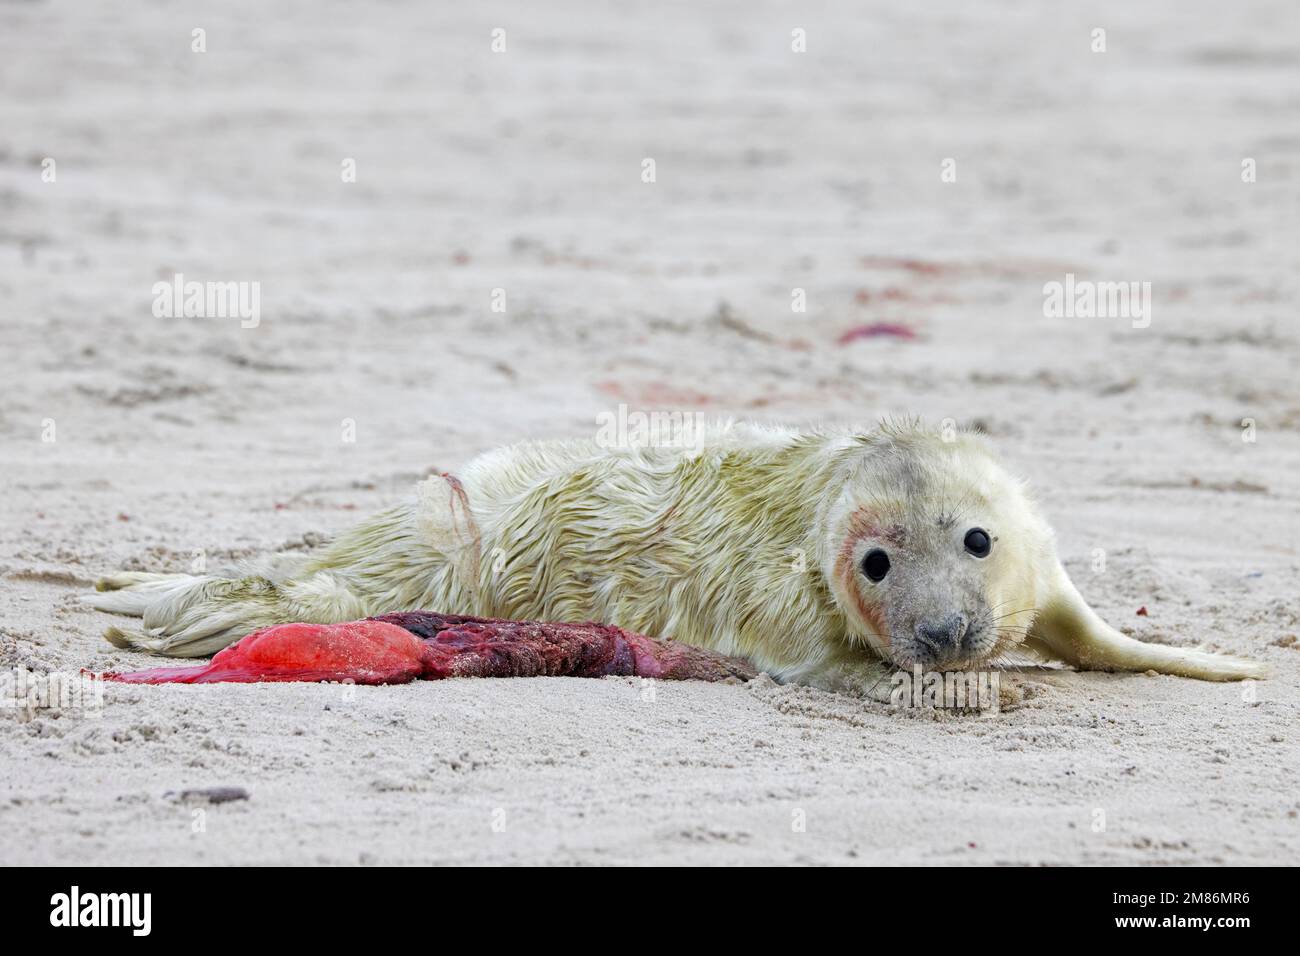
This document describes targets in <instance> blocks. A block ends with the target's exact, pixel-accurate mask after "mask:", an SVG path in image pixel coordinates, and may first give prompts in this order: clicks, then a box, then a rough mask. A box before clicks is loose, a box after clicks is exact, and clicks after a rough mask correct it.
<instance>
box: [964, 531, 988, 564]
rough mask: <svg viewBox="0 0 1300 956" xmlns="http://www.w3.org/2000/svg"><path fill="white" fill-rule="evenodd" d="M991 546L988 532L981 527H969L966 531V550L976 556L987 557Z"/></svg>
mask: <svg viewBox="0 0 1300 956" xmlns="http://www.w3.org/2000/svg"><path fill="white" fill-rule="evenodd" d="M992 548H993V542H992V541H991V540H989V533H988V532H987V531H985V530H984V529H983V528H971V529H970V530H969V531H967V532H966V550H967V551H969V552H970V553H971V554H973V555H975V557H977V558H987V557H988V556H989V551H990V550H991V549H992Z"/></svg>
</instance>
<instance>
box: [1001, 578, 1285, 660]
mask: <svg viewBox="0 0 1300 956" xmlns="http://www.w3.org/2000/svg"><path fill="white" fill-rule="evenodd" d="M1025 646H1026V647H1027V648H1029V649H1030V650H1034V651H1038V652H1039V653H1042V654H1044V655H1045V656H1048V657H1052V658H1056V659H1059V660H1062V661H1065V662H1066V663H1067V664H1073V665H1074V666H1075V667H1078V668H1079V669H1080V670H1094V671H1148V670H1150V671H1158V672H1159V673H1161V674H1176V675H1178V676H1180V677H1195V678H1197V679H1199V680H1218V681H1225V680H1245V679H1247V678H1252V677H1264V676H1266V673H1267V671H1266V668H1265V667H1264V665H1263V664H1258V663H1256V662H1254V661H1247V660H1242V659H1241V658H1237V657H1224V656H1222V655H1219V654H1211V653H1209V652H1207V651H1200V650H1195V649H1191V648H1182V647H1169V646H1167V645H1164V644H1146V643H1144V642H1142V641H1135V640H1134V639H1133V638H1131V637H1126V636H1125V635H1123V634H1121V633H1120V632H1119V631H1117V630H1115V629H1114V628H1113V627H1111V626H1110V625H1109V624H1107V623H1106V622H1105V621H1103V620H1102V619H1101V618H1100V617H1099V616H1098V615H1097V612H1096V611H1094V610H1093V609H1092V608H1090V607H1089V606H1088V604H1087V602H1085V601H1084V599H1083V597H1082V595H1080V594H1079V591H1078V589H1077V588H1076V587H1075V586H1074V583H1073V582H1072V581H1071V580H1070V579H1069V577H1068V576H1067V575H1066V573H1065V569H1064V568H1062V567H1060V565H1059V564H1058V565H1057V567H1056V570H1055V574H1054V575H1053V578H1052V582H1051V588H1050V591H1049V593H1048V596H1047V599H1046V600H1045V601H1044V602H1043V604H1042V605H1041V606H1040V607H1039V609H1038V613H1037V615H1036V616H1035V618H1034V623H1033V625H1032V627H1030V629H1029V634H1028V636H1027V637H1026V639H1025Z"/></svg>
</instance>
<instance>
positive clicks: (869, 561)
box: [862, 548, 889, 581]
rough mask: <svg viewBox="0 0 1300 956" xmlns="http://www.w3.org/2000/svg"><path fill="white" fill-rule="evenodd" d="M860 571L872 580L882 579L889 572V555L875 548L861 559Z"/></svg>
mask: <svg viewBox="0 0 1300 956" xmlns="http://www.w3.org/2000/svg"><path fill="white" fill-rule="evenodd" d="M862 573H863V574H865V575H866V576H867V577H869V578H870V579H871V580H873V581H883V580H884V579H885V575H886V574H888V573H889V555H887V554H885V552H883V551H881V550H880V549H879V548H876V549H875V550H874V551H868V552H867V556H866V557H865V558H863V559H862Z"/></svg>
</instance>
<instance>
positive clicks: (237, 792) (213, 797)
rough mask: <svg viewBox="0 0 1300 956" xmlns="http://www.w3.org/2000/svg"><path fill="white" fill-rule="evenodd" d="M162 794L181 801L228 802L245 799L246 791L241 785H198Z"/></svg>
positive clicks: (246, 797)
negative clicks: (189, 788) (190, 788)
mask: <svg viewBox="0 0 1300 956" xmlns="http://www.w3.org/2000/svg"><path fill="white" fill-rule="evenodd" d="M164 796H167V797H174V798H175V799H177V800H179V801H180V802H181V803H190V802H194V803H230V802H231V801H233V800H247V799H248V791H247V790H245V789H244V788H243V787H200V788H198V789H194V790H182V791H181V792H180V793H176V792H175V791H174V790H169V791H168V792H167V793H166V794H164Z"/></svg>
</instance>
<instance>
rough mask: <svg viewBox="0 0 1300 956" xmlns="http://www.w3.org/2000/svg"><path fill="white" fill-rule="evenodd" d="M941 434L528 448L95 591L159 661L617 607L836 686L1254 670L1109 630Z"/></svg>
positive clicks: (668, 631)
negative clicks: (291, 629) (448, 618)
mask: <svg viewBox="0 0 1300 956" xmlns="http://www.w3.org/2000/svg"><path fill="white" fill-rule="evenodd" d="M948 437H949V438H951V440H945V437H942V436H940V435H939V434H938V433H935V432H932V431H927V430H925V429H923V428H921V427H920V426H918V425H913V424H906V425H892V424H886V425H883V426H881V427H879V428H877V429H875V430H871V431H855V430H849V429H844V430H833V429H816V430H806V431H795V430H785V429H775V428H764V427H757V426H751V425H738V424H733V425H722V426H717V427H714V428H710V429H708V430H706V431H705V432H704V433H703V434H702V435H699V436H697V439H698V440H697V441H695V442H693V443H690V445H689V446H688V447H652V448H621V449H608V448H604V447H601V446H600V445H599V444H598V443H597V442H596V441H560V442H537V443H525V444H520V445H515V446H511V447H508V448H503V449H500V450H497V451H494V452H490V453H488V454H485V455H483V456H481V457H479V458H477V459H476V460H474V461H473V462H471V463H470V464H469V466H468V467H467V468H466V469H465V470H464V471H463V472H461V474H460V476H459V478H456V477H452V476H450V475H444V476H442V477H437V478H430V479H428V480H427V481H425V482H423V483H422V484H420V485H419V486H418V488H417V494H416V495H415V496H414V498H413V500H411V501H410V502H409V503H407V504H404V505H401V506H399V507H395V508H390V509H388V510H386V511H383V512H381V513H379V514H377V515H375V516H373V517H371V518H370V519H369V520H367V521H365V522H364V523H362V524H361V525H359V526H357V527H355V528H353V529H352V530H350V531H347V532H345V533H344V534H342V535H341V536H339V537H338V538H337V539H335V540H334V541H333V542H332V543H330V544H329V545H327V546H326V547H324V548H322V549H320V550H319V551H318V552H316V553H312V554H309V555H305V556H302V555H299V556H293V557H280V558H278V559H272V560H268V561H266V562H263V563H261V564H260V565H253V566H248V567H245V568H243V569H241V570H238V571H234V572H231V573H230V574H228V575H224V576H203V577H193V576H189V575H175V574H172V575H161V574H141V573H124V574H117V575H113V576H111V577H108V578H106V579H104V580H103V581H101V582H99V584H98V588H99V590H100V591H101V592H103V593H100V594H98V595H95V596H94V597H92V598H91V599H90V600H91V603H93V604H94V605H95V606H97V607H99V608H101V609H103V610H107V611H114V612H118V613H123V614H130V615H138V616H141V617H143V631H142V632H136V633H129V632H127V631H124V630H120V629H117V628H113V629H110V630H109V631H108V634H107V636H108V639H109V640H110V641H112V642H113V643H114V644H115V645H117V646H119V647H134V648H141V649H145V650H149V651H153V652H156V653H159V654H164V655H168V656H173V657H199V656H205V655H209V654H212V653H214V652H216V651H218V650H220V649H222V648H223V647H225V646H227V645H228V644H231V643H232V642H234V641H236V640H237V639H239V638H240V637H242V636H244V635H245V634H247V633H249V632H250V631H254V630H256V629H258V628H263V627H267V626H269V625H273V624H279V623H284V622H290V621H305V622H315V623H321V624H326V623H333V622H340V621H349V620H353V619H356V618H360V617H364V616H368V615H377V614H385V613H389V612H394V611H404V610H414V609H434V610H437V611H441V612H445V613H453V614H472V615H482V616H490V617H501V618H527V619H534V620H552V621H586V620H592V621H600V622H604V623H607V624H615V625H618V626H619V627H622V628H626V629H629V630H632V631H638V632H641V633H643V634H651V635H660V636H672V637H673V638H675V639H676V640H677V641H680V642H684V643H687V644H691V645H695V646H698V647H703V648H708V649H711V650H715V651H718V652H721V653H723V654H727V655H734V656H737V657H743V658H746V659H748V660H749V661H751V662H752V663H753V664H754V665H755V666H757V667H758V668H761V669H762V670H765V671H767V672H768V673H769V674H771V675H772V676H773V677H775V678H776V679H778V680H782V681H794V682H799V683H804V684H809V685H813V686H817V687H822V688H826V689H831V690H847V691H858V692H871V691H872V689H873V688H878V687H880V686H881V682H882V679H885V678H886V677H887V675H888V674H889V673H890V672H891V671H892V670H893V669H894V668H895V667H905V668H911V667H913V666H914V665H920V666H921V667H923V668H924V669H926V670H945V669H947V670H951V669H972V668H974V667H976V666H979V665H980V664H982V663H987V662H996V661H997V660H998V659H999V657H1000V656H1001V655H1002V654H1003V653H1004V652H1006V651H1008V650H1011V649H1012V648H1016V647H1023V648H1027V649H1029V650H1031V651H1034V652H1037V653H1038V654H1039V655H1042V656H1046V657H1049V658H1054V659H1058V660H1062V661H1066V662H1068V663H1070V664H1073V665H1075V666H1076V667H1080V668H1085V669H1092V670H1124V671H1145V670H1154V671H1160V672H1162V673H1167V674H1178V675H1182V676H1186V677H1196V678H1201V679H1205V680H1237V679H1241V678H1246V677H1254V676H1262V673H1263V669H1262V667H1261V666H1260V665H1257V664H1255V663H1252V662H1249V661H1244V660H1238V659H1234V658H1230V657H1223V656H1218V655H1214V654H1210V653H1207V652H1205V651H1201V650H1194V649H1190V648H1181V647H1169V646H1164V645H1154V644H1145V643H1142V642H1140V641H1136V640H1133V639H1131V638H1129V637H1125V636H1124V635H1123V634H1120V633H1119V632H1118V631H1116V630H1115V629H1114V628H1112V627H1110V626H1108V625H1107V624H1105V623H1104V622H1103V621H1102V620H1101V619H1100V618H1099V617H1098V616H1097V614H1096V613H1094V612H1093V611H1092V609H1091V608H1089V607H1088V605H1087V604H1086V603H1085V602H1084V600H1083V598H1082V597H1081V596H1080V595H1079V592H1078V591H1077V590H1076V589H1075V587H1074V585H1073V584H1072V583H1071V581H1070V579H1069V578H1068V577H1067V576H1066V573H1065V571H1064V569H1063V568H1062V566H1061V563H1060V560H1059V559H1058V557H1057V553H1056V547H1055V544H1054V540H1053V533H1052V530H1051V528H1050V527H1049V526H1048V524H1047V523H1046V521H1044V520H1043V518H1042V517H1041V516H1040V515H1039V513H1038V510H1037V508H1036V507H1035V506H1034V505H1033V504H1032V502H1031V501H1030V499H1029V498H1028V496H1027V495H1026V493H1025V490H1024V486H1023V484H1022V482H1021V481H1019V480H1018V479H1016V478H1014V477H1012V476H1011V475H1010V474H1008V473H1007V472H1006V471H1005V470H1004V469H1003V468H1002V467H1001V466H1000V465H999V464H998V463H997V462H996V461H995V460H994V458H993V457H992V455H991V453H990V452H989V450H988V449H987V448H986V446H985V444H984V443H983V441H982V440H981V439H980V438H978V437H977V436H975V435H971V434H958V435H956V436H955V437H954V436H948ZM885 683H886V684H887V683H888V680H887V679H886V680H885Z"/></svg>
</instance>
